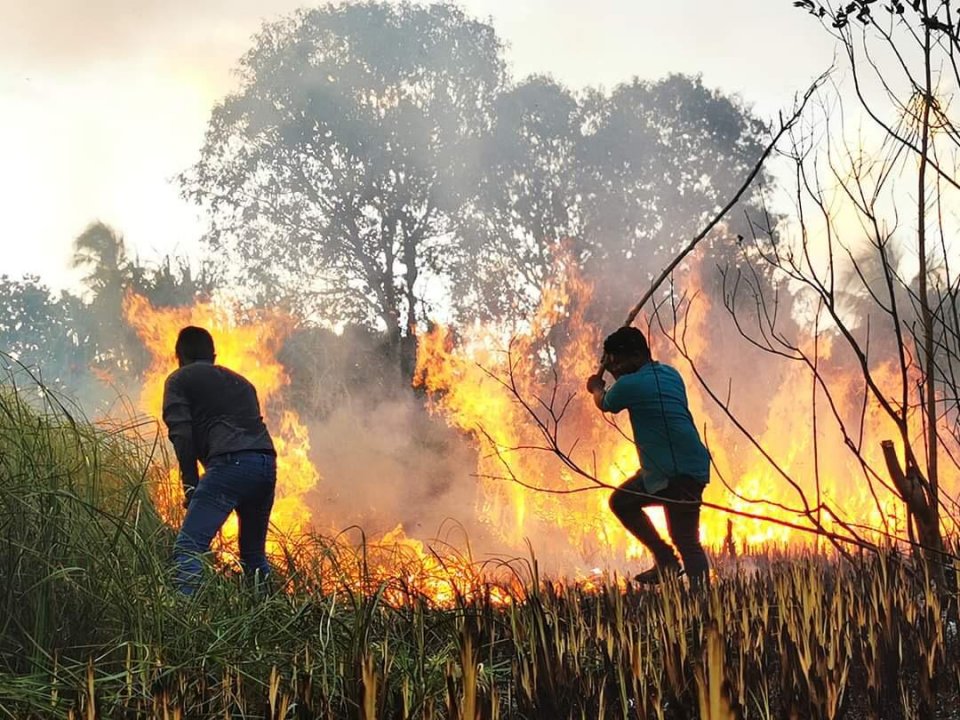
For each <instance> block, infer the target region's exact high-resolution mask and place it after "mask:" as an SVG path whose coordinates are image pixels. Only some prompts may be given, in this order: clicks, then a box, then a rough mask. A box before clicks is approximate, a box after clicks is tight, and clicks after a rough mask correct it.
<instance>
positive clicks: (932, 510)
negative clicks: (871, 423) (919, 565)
mask: <svg viewBox="0 0 960 720" xmlns="http://www.w3.org/2000/svg"><path fill="white" fill-rule="evenodd" d="M880 447H881V448H882V449H883V458H884V460H885V461H886V463H887V472H888V473H889V474H890V479H891V480H892V481H893V485H894V487H896V489H897V493H899V495H900V498H901V499H902V500H903V502H904V504H905V505H906V506H907V512H908V513H909V515H910V517H911V518H913V520H914V521H915V523H916V527H917V540H918V541H919V544H920V552H921V554H922V557H923V559H924V560H925V561H926V563H927V568H928V570H929V572H930V577H931V579H932V580H933V582H934V583H935V584H936V586H937V588H938V589H939V590H943V589H944V580H945V575H944V562H943V561H944V555H943V537H942V535H941V534H940V512H939V507H938V505H937V500H936V497H935V496H934V494H933V492H932V489H931V488H930V484H929V483H928V482H927V480H926V478H924V477H923V474H922V473H921V472H920V469H919V468H918V467H917V465H916V463H914V462H912V461H910V460H909V459H908V461H907V470H906V472H904V470H903V468H901V467H900V459H899V458H898V457H897V452H896V450H895V449H894V447H893V441H892V440H884V441H883V442H881V443H880Z"/></svg>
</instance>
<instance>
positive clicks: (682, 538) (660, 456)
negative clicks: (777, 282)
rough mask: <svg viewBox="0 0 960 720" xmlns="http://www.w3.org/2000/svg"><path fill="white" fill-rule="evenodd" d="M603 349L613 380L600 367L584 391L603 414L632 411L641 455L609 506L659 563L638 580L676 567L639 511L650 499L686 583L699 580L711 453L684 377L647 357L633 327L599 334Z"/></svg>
mask: <svg viewBox="0 0 960 720" xmlns="http://www.w3.org/2000/svg"><path fill="white" fill-rule="evenodd" d="M603 353H604V367H605V368H606V369H607V370H608V371H609V372H610V374H611V375H613V377H614V378H616V382H614V384H613V385H612V386H611V387H610V388H609V389H607V387H606V383H605V382H604V380H603V374H602V373H601V374H598V375H591V376H590V378H589V379H588V380H587V391H588V392H590V394H591V395H593V400H594V402H595V403H596V405H597V407H598V408H600V409H601V410H603V411H604V412H612V413H618V412H620V411H622V410H626V411H627V412H628V413H629V415H630V425H631V427H632V428H633V440H634V443H635V444H636V446H637V453H638V455H639V456H640V470H638V471H637V472H636V473H635V474H634V475H633V476H632V477H630V478H629V479H628V480H627V481H626V482H624V483H623V484H622V485H620V487H618V488H617V489H616V490H614V492H613V495H612V496H611V497H610V509H611V510H613V513H614V515H616V516H617V519H619V520H620V522H621V523H623V525H624V527H626V528H627V530H629V531H630V532H631V533H632V534H633V535H634V536H635V537H636V538H637V539H638V540H639V541H640V542H642V543H643V544H644V545H645V546H646V547H647V549H649V550H650V552H651V553H652V554H653V558H654V562H655V563H656V565H655V566H654V567H653V568H651V569H650V570H647V571H646V572H642V573H640V574H639V575H637V576H636V580H637V581H638V582H642V583H656V582H659V581H660V579H661V578H662V577H663V576H664V575H668V574H673V575H678V574H679V573H680V571H681V567H680V561H679V560H678V559H677V555H676V553H675V552H674V550H673V548H672V547H670V545H669V544H667V543H666V542H665V541H664V540H663V538H661V537H660V535H659V533H657V531H656V528H654V526H653V523H652V522H650V518H648V517H647V515H646V513H645V512H644V511H643V509H644V508H645V507H647V506H648V505H662V506H663V509H664V515H665V516H666V520H667V531H668V532H669V533H670V539H671V540H672V541H673V544H674V545H675V546H676V548H677V551H679V553H680V557H681V558H682V559H683V569H684V570H685V571H686V574H687V576H688V577H689V578H690V582H691V585H703V584H705V583H706V582H707V581H708V579H709V564H708V562H707V555H706V553H705V552H704V550H703V546H702V545H701V544H700V503H701V500H702V497H703V489H704V486H706V484H707V482H708V481H709V479H710V454H709V453H708V452H707V449H706V447H704V445H703V442H701V440H700V434H699V433H698V432H697V428H696V426H695V425H694V423H693V417H692V416H691V415H690V410H689V408H688V407H687V392H686V389H685V388H684V385H683V379H682V378H681V377H680V373H678V372H677V371H676V370H675V369H673V368H672V367H670V366H669V365H664V364H662V363H658V362H656V361H655V360H653V359H652V358H651V357H650V348H649V346H648V345H647V339H646V338H645V337H644V335H643V333H642V332H641V331H640V330H638V329H637V328H634V327H623V328H620V329H619V330H617V331H616V332H615V333H613V334H612V335H610V336H609V337H608V338H607V339H606V340H604V342H603Z"/></svg>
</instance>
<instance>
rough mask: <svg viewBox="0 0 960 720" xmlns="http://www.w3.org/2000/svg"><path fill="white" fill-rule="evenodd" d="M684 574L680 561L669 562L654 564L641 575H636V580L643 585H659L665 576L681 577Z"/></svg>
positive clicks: (634, 577)
mask: <svg viewBox="0 0 960 720" xmlns="http://www.w3.org/2000/svg"><path fill="white" fill-rule="evenodd" d="M682 574H683V568H681V567H680V563H675V562H674V563H667V564H665V565H654V566H653V567H652V568H650V569H649V570H644V571H643V572H642V573H640V574H639V575H634V576H633V579H634V581H635V582H638V583H640V584H641V585H659V584H660V583H661V582H662V581H663V579H664V578H667V577H680V576H681V575H682Z"/></svg>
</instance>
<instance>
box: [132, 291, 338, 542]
mask: <svg viewBox="0 0 960 720" xmlns="http://www.w3.org/2000/svg"><path fill="white" fill-rule="evenodd" d="M124 314H125V315H126V318H127V322H128V323H129V324H130V325H131V327H133V328H134V329H135V330H136V332H137V335H138V336H139V337H140V339H141V340H142V341H143V343H144V344H145V345H146V347H147V349H148V350H149V351H150V353H151V355H152V356H153V361H152V364H151V365H150V367H149V369H148V370H147V373H146V376H145V379H144V381H143V387H142V390H141V393H140V405H141V407H142V408H143V409H144V410H145V411H146V412H148V413H150V414H152V415H155V416H159V415H160V411H161V406H162V402H163V385H164V381H165V380H166V377H167V375H169V374H170V373H171V372H172V371H173V370H175V369H176V367H177V366H176V359H175V356H174V352H173V346H174V343H175V341H176V338H177V334H178V333H179V331H180V329H181V328H183V327H185V326H187V325H198V326H200V327H204V328H206V329H207V330H209V331H210V333H211V334H212V335H213V338H214V343H215V346H216V351H217V362H218V363H219V364H222V365H224V366H226V367H229V368H230V369H232V370H235V371H237V372H239V373H240V374H241V375H244V376H245V377H246V378H247V379H248V380H250V382H252V383H253V385H254V387H256V388H257V394H258V397H259V399H260V404H261V409H262V411H263V413H264V417H265V420H266V422H267V426H268V427H269V429H270V432H271V434H272V435H273V439H274V443H275V445H276V449H277V454H278V456H279V462H278V477H277V500H276V502H275V504H274V509H273V515H272V518H271V522H272V523H273V526H274V528H273V532H274V534H277V533H279V534H280V535H282V536H285V535H297V534H299V533H302V532H303V531H304V530H306V529H307V528H309V527H310V524H311V519H312V513H311V511H310V508H309V505H308V503H307V501H306V496H307V494H308V493H309V492H310V491H311V490H313V489H314V488H315V487H316V485H317V484H318V482H319V481H320V475H319V473H318V472H317V470H316V468H315V467H314V466H313V463H311V462H310V459H309V452H310V439H309V436H308V433H307V428H306V426H305V425H304V424H303V423H302V422H301V420H300V418H299V416H298V415H297V413H296V412H295V411H293V410H290V409H287V408H284V407H282V404H281V398H280V392H281V390H282V389H283V388H284V387H285V386H286V385H287V384H288V383H289V378H288V377H287V374H286V371H285V370H284V368H283V366H282V365H281V364H280V362H279V361H278V360H277V359H276V353H277V351H278V350H279V349H280V347H281V345H282V344H283V340H284V338H285V337H286V336H287V334H288V333H289V332H290V330H291V329H292V327H293V324H292V320H291V319H290V318H288V317H286V316H283V315H280V314H272V315H270V316H260V317H253V318H250V320H251V321H250V322H247V323H241V322H239V320H238V319H237V318H236V317H234V316H233V315H232V314H231V313H228V312H227V311H226V310H224V309H223V308H219V307H216V306H215V305H212V304H209V303H201V304H198V305H194V306H193V307H187V308H155V307H153V306H152V305H151V304H150V303H149V301H147V300H146V299H145V298H143V297H140V296H138V295H133V294H131V295H128V296H127V297H126V299H125V302H124ZM181 497H182V491H181V489H180V480H179V471H178V470H177V469H176V468H174V469H172V470H171V472H170V475H169V477H168V478H166V482H165V485H164V487H163V488H161V489H160V492H158V494H157V501H158V505H159V506H160V510H161V512H162V514H163V516H164V518H165V519H166V520H167V521H168V522H170V523H171V524H173V523H174V522H175V520H177V519H179V513H180V510H179V499H180V498H181ZM236 535H237V522H236V518H235V517H231V518H230V520H229V521H228V523H227V524H226V525H225V526H224V529H223V531H222V537H223V539H225V540H231V541H232V540H233V539H235V538H236ZM270 549H271V551H272V552H276V550H277V546H276V541H275V539H274V540H272V541H271V542H270Z"/></svg>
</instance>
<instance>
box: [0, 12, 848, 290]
mask: <svg viewBox="0 0 960 720" xmlns="http://www.w3.org/2000/svg"><path fill="white" fill-rule="evenodd" d="M301 5H303V3H301V2H295V1H294V0H261V1H259V2H256V1H254V0H163V1H162V2H161V1H160V0H136V1H131V0H59V1H55V0H32V1H28V0H0V160H2V164H0V217H2V218H3V234H2V238H0V274H8V275H12V276H15V277H18V276H20V275H23V274H25V273H32V274H37V275H40V277H41V278H42V279H43V280H44V281H45V282H46V283H47V284H49V285H51V286H52V287H54V288H62V287H76V281H77V275H76V273H75V272H73V271H71V270H70V269H69V258H70V246H71V243H72V241H73V238H74V237H76V236H77V235H78V234H79V233H80V232H82V230H83V229H84V227H85V226H86V225H87V224H88V223H89V222H91V221H94V220H102V221H104V222H106V223H108V224H110V225H112V226H113V227H115V228H116V229H118V230H119V231H120V232H122V233H123V234H124V236H125V238H126V241H127V244H128V247H129V248H130V249H131V250H132V251H133V252H135V253H137V254H138V255H139V256H140V258H141V259H142V260H146V261H149V260H152V259H156V258H159V257H160V256H162V255H163V254H164V253H174V254H187V255H195V254H196V252H197V247H198V239H199V237H200V234H201V232H202V228H203V222H202V219H201V218H200V217H199V215H198V210H197V209H196V208H194V207H193V206H191V205H188V204H187V203H186V202H185V201H183V200H181V199H180V197H179V194H178V190H177V188H176V186H175V184H174V183H173V182H172V178H173V177H174V176H175V175H176V174H177V173H179V172H181V171H182V170H184V169H186V168H187V167H189V166H190V165H191V164H192V163H193V162H194V161H195V160H196V158H197V155H198V152H199V149H200V147H201V145H202V142H203V133H204V129H205V127H206V122H207V119H208V117H209V113H210V110H211V108H212V106H213V104H214V103H215V102H216V101H217V100H218V99H220V98H222V97H223V96H224V95H225V94H226V93H228V92H229V91H230V90H231V89H232V88H233V87H234V84H233V77H232V74H231V70H232V68H233V67H234V66H235V65H236V61H237V59H238V58H239V57H240V55H242V54H243V53H244V52H245V51H246V49H247V48H248V47H249V46H250V39H251V36H252V35H253V34H255V33H256V32H257V30H258V28H259V27H260V24H261V22H262V20H264V19H272V18H275V17H277V16H279V15H284V14H288V13H289V12H290V11H291V10H293V9H294V8H296V7H299V6H301ZM461 5H462V6H463V7H464V8H465V10H466V11H467V12H469V13H470V14H472V15H475V16H479V17H482V18H488V19H489V20H491V22H492V24H493V25H494V27H495V28H496V30H497V32H498V33H499V35H500V37H501V38H502V39H503V40H504V41H505V42H506V43H507V45H508V47H507V53H506V57H507V61H508V63H509V64H510V66H511V70H512V73H513V75H514V77H515V78H517V79H519V78H522V77H524V76H526V75H529V74H533V73H537V74H550V75H553V76H554V77H555V78H556V79H557V80H559V81H560V82H563V83H564V84H566V85H568V86H569V87H571V88H573V89H578V88H582V87H584V86H587V85H594V86H595V85H602V86H604V87H607V88H610V87H612V86H614V85H616V84H617V83H619V82H622V81H626V80H629V79H630V78H632V77H633V76H638V77H640V78H642V79H651V80H653V79H657V78H660V77H663V76H664V75H666V74H668V73H671V72H683V73H690V74H695V73H700V74H702V75H703V79H704V82H705V84H706V85H708V86H710V87H718V88H720V89H722V90H724V91H725V92H728V93H736V94H738V95H739V96H740V97H741V98H742V99H743V100H744V101H745V102H746V103H747V104H749V105H752V106H753V107H754V108H755V110H756V111H757V112H758V113H759V114H760V116H761V117H764V118H768V119H769V118H772V117H775V116H776V113H777V112H778V111H779V110H780V109H786V108H788V107H789V106H790V104H791V101H792V99H793V97H794V95H795V94H796V93H798V92H802V91H803V90H805V89H806V87H807V86H808V84H809V83H810V81H811V80H812V79H813V78H814V77H815V76H817V75H819V74H820V73H821V72H822V71H823V70H824V69H825V68H826V67H827V66H828V65H829V64H830V63H831V62H832V60H833V52H834V45H833V41H832V40H831V38H830V37H829V36H828V35H827V33H826V32H825V31H824V30H823V28H821V27H820V26H819V24H818V23H817V22H816V21H815V20H813V19H812V18H810V17H809V16H807V15H805V14H804V13H803V12H802V11H800V10H798V9H796V8H794V7H793V6H792V0H732V1H730V2H722V3H721V2H716V0H663V1H661V2H657V3H654V2H650V0H640V1H637V0H591V1H590V2H582V1H578V0H466V1H465V2H462V3H461Z"/></svg>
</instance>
